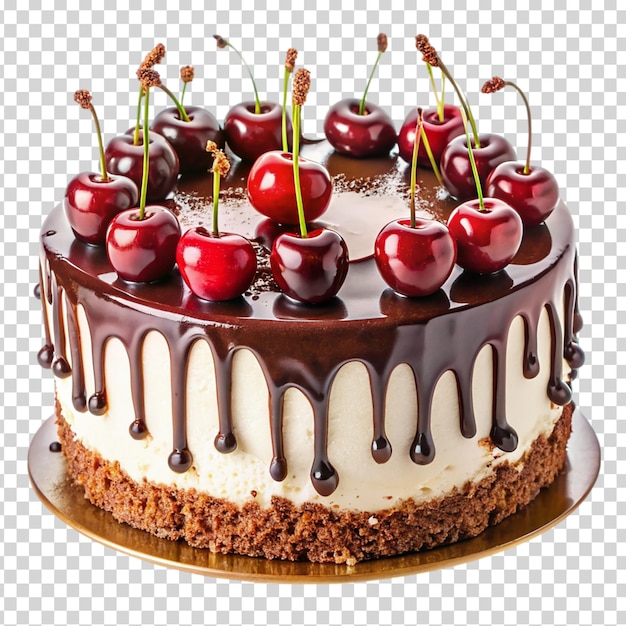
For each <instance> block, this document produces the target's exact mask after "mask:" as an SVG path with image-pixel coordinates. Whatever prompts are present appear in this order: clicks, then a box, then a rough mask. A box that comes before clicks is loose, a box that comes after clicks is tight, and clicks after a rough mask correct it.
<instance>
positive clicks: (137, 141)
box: [133, 85, 143, 146]
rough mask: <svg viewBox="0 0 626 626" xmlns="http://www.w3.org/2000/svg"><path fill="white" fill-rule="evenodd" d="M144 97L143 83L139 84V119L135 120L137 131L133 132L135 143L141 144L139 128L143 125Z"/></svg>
mask: <svg viewBox="0 0 626 626" xmlns="http://www.w3.org/2000/svg"><path fill="white" fill-rule="evenodd" d="M142 98H143V85H139V98H138V100H137V120H136V122H135V132H134V133H133V145H134V146H138V145H139V128H140V127H141V99H142Z"/></svg>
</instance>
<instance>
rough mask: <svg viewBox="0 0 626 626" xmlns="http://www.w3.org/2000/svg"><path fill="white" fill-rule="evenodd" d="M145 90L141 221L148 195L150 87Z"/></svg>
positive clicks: (140, 203)
mask: <svg viewBox="0 0 626 626" xmlns="http://www.w3.org/2000/svg"><path fill="white" fill-rule="evenodd" d="M142 88H143V89H145V91H146V93H145V94H144V100H143V172H142V175H141V196H140V198H139V219H140V220H143V219H144V217H145V213H146V197H147V195H148V171H149V169H150V129H149V127H148V125H149V123H150V118H149V106H148V105H149V101H150V98H149V95H150V87H145V88H144V87H142Z"/></svg>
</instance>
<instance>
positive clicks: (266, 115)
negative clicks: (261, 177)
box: [224, 102, 293, 162]
mask: <svg viewBox="0 0 626 626" xmlns="http://www.w3.org/2000/svg"><path fill="white" fill-rule="evenodd" d="M282 111H283V109H282V107H281V106H280V105H279V104H277V103H275V102H261V112H260V113H255V112H254V102H242V103H240V104H237V105H235V106H234V107H233V108H232V109H230V110H229V111H228V113H227V114H226V117H225V119H224V133H225V135H226V143H228V147H229V148H230V149H231V150H232V151H233V152H234V153H235V154H236V155H237V156H238V157H239V158H240V159H242V160H244V161H250V162H254V161H256V159H258V158H259V157H260V156H261V155H262V154H263V153H264V152H269V151H270V150H281V149H282V146H283V140H282ZM292 134H293V131H292V128H291V120H290V118H289V116H287V136H288V137H291V135H292Z"/></svg>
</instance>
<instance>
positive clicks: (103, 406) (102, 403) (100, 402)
mask: <svg viewBox="0 0 626 626" xmlns="http://www.w3.org/2000/svg"><path fill="white" fill-rule="evenodd" d="M106 410H107V399H106V396H105V394H104V391H98V392H97V393H94V394H93V396H91V398H89V412H90V413H92V414H93V415H104V414H105V413H106Z"/></svg>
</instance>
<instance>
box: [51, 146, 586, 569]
mask: <svg viewBox="0 0 626 626" xmlns="http://www.w3.org/2000/svg"><path fill="white" fill-rule="evenodd" d="M303 156H306V157H308V158H310V159H312V160H316V161H318V162H320V163H322V164H323V165H324V166H326V167H327V168H328V171H329V172H330V175H331V177H332V180H333V184H334V190H333V199H332V201H331V206H330V209H329V210H328V212H327V213H326V214H324V215H323V216H322V218H320V220H319V221H320V222H321V223H323V224H326V225H329V226H331V227H332V228H334V229H336V230H338V231H339V232H340V233H341V234H343V235H344V237H345V239H346V241H347V242H348V248H349V250H350V259H351V262H350V265H349V270H348V274H347V278H346V280H345V283H344V284H343V286H342V287H341V289H340V290H339V292H338V294H337V296H336V297H335V298H332V299H330V300H328V301H327V302H325V303H322V304H319V305H306V304H301V303H297V302H294V301H293V300H292V299H290V298H288V297H287V296H285V295H284V294H282V293H280V291H279V290H278V288H277V286H276V284H275V282H274V280H273V277H272V273H271V271H270V269H269V265H268V256H269V252H268V250H267V246H268V241H269V242H271V237H272V234H271V232H270V231H271V230H272V225H271V224H268V223H267V221H266V220H264V219H263V218H262V216H260V215H258V214H257V213H256V212H255V211H254V210H253V209H252V207H251V206H250V205H249V202H248V200H247V197H246V193H245V183H246V179H247V173H248V167H249V166H247V165H246V164H245V163H243V162H240V161H237V160H236V159H235V160H234V163H235V164H234V167H233V169H232V170H231V172H230V173H229V175H228V176H227V177H226V178H225V179H224V181H223V185H222V193H221V196H222V197H221V205H222V209H221V211H222V213H221V215H222V217H221V220H222V221H223V228H224V229H225V230H229V229H231V228H233V229H234V228H235V227H236V229H237V232H240V233H243V234H245V235H248V236H249V237H250V238H251V239H253V241H254V243H255V250H256V254H257V261H258V269H257V272H256V276H255V279H254V282H253V283H252V285H251V287H250V288H249V290H248V291H246V293H244V295H243V296H242V297H240V298H237V299H233V300H229V301H225V302H209V301H205V300H202V299H200V298H198V297H196V296H195V295H194V294H193V293H191V291H190V290H189V288H188V287H187V286H186V285H185V283H184V281H183V280H182V278H181V275H180V273H179V271H178V269H177V268H174V269H173V270H172V271H171V272H170V273H169V274H168V275H167V276H166V277H165V278H164V279H162V280H160V281H158V282H153V283H143V284H142V283H130V282H125V281H123V280H121V279H120V278H119V277H118V276H117V274H116V273H115V272H114V271H113V268H112V267H111V264H110V263H109V260H108V258H107V254H106V251H105V249H104V248H103V247H98V246H92V245H88V244H86V243H83V242H82V241H80V240H79V239H77V238H76V237H75V236H74V234H73V232H72V229H71V228H70V225H69V223H68V220H67V219H66V216H65V214H64V212H63V208H62V207H61V206H57V207H56V208H55V209H54V210H53V211H52V212H51V214H50V215H49V216H48V217H47V219H46V220H45V223H44V225H43V227H42V231H41V264H40V267H41V301H42V305H43V312H44V316H43V319H44V328H45V346H44V348H43V349H42V351H41V352H40V361H41V363H42V364H43V365H44V366H46V367H51V368H52V371H53V372H54V375H55V381H56V415H57V422H58V427H59V437H60V441H61V443H62V448H63V453H64V454H65V456H66V460H67V471H68V474H69V476H70V477H71V479H72V480H73V481H74V482H76V483H77V484H79V485H81V486H82V487H84V490H85V496H86V497H87V498H88V499H89V500H90V501H91V502H93V504H95V505H96V506H98V507H100V508H103V509H105V510H107V511H110V512H111V513H112V514H113V516H114V517H115V518H116V519H117V520H119V521H120V522H124V523H128V524H130V525H132V526H135V527H137V528H141V529H144V530H146V531H148V532H151V533H154V534H155V535H157V536H159V537H163V538H166V539H169V540H185V541H187V542H189V543H190V544H191V545H193V546H198V547H202V548H207V549H209V550H212V551H215V552H223V553H237V554H243V555H250V556H255V557H265V558H277V559H291V560H310V561H315V562H335V563H347V564H354V563H356V562H357V561H360V560H364V559H372V558H378V557H382V556H388V555H396V554H400V553H405V552H408V551H416V550H422V549H426V548H433V547H435V546H437V545H441V544H445V543H450V542H455V541H459V540H462V539H465V538H468V537H473V536H475V535H477V534H478V533H480V532H481V531H483V530H484V529H485V528H486V527H487V526H489V525H492V524H497V523H498V522H499V521H501V520H502V519H504V518H505V517H507V516H509V515H511V514H513V513H515V512H516V511H518V510H519V509H520V507H523V506H524V505H526V504H527V503H529V502H530V501H531V500H532V499H533V498H534V497H535V496H536V494H537V493H538V491H539V490H540V489H541V488H542V487H545V486H547V485H549V484H550V483H551V482H552V481H553V479H554V477H555V476H556V475H557V473H558V472H559V470H560V469H561V468H562V466H563V463H564V460H565V454H566V444H567V439H568V436H569V432H570V420H571V414H572V403H571V390H570V386H569V382H570V380H571V379H573V378H574V376H575V374H576V368H577V367H578V366H579V365H580V364H581V363H582V354H581V352H580V348H579V347H578V345H577V343H576V333H577V332H578V330H579V328H580V326H581V319H580V315H579V313H578V310H577V283H576V251H575V236H574V228H573V223H572V219H571V216H570V214H569V212H568V210H567V208H566V206H565V205H564V204H563V203H562V202H561V203H559V204H558V206H557V207H556V209H555V210H554V211H553V212H552V214H551V215H550V216H549V217H548V219H547V220H546V221H545V223H542V224H540V225H538V226H534V227H532V228H526V229H525V230H524V235H523V240H522V244H521V247H520V249H519V251H518V253H517V254H516V256H515V258H514V259H513V261H512V262H511V263H510V264H509V265H508V266H507V267H506V268H505V269H504V270H502V271H500V272H497V273H494V274H491V275H477V274H472V273H471V272H468V271H463V270H461V268H460V267H458V266H456V267H455V268H454V270H453V272H452V274H451V275H450V277H449V278H448V279H447V281H446V282H445V283H444V285H443V286H442V288H441V289H439V290H438V291H436V292H435V293H434V294H432V295H429V296H426V297H420V298H407V297H403V296H401V295H398V294H397V293H395V292H394V291H393V290H391V289H390V288H389V287H388V286H387V285H386V284H385V283H384V282H383V280H382V278H381V276H380V274H379V272H378V271H377V268H376V264H375V262H374V259H373V258H372V251H373V242H374V238H375V236H376V234H377V232H378V231H379V230H380V229H381V228H382V226H384V225H385V224H386V223H387V222H389V221H390V220H392V219H395V218H398V217H399V216H402V217H404V216H405V215H406V207H407V202H408V183H409V167H408V165H407V164H406V163H405V162H403V161H402V160H401V159H399V158H398V157H397V156H396V155H395V153H394V152H392V153H391V154H390V155H388V156H383V157H380V158H371V159H364V160H358V159H353V158H350V157H344V156H340V155H339V154H337V153H336V152H335V151H333V150H332V149H331V148H330V147H329V145H328V144H327V143H326V142H322V143H319V144H314V145H306V146H304V149H303ZM417 178H418V185H419V193H418V211H419V213H420V214H423V215H427V216H429V217H433V218H434V219H436V220H439V221H441V222H443V223H445V221H446V220H447V218H448V216H449V215H450V212H451V211H452V210H453V209H454V207H455V206H456V204H458V203H457V202H455V201H453V200H451V199H450V198H448V197H446V194H445V192H444V190H442V188H441V187H440V186H439V185H438V184H437V182H436V180H435V179H434V177H433V176H432V174H431V173H430V172H429V171H428V170H426V169H422V168H420V169H419V171H418V174H417ZM211 202H212V177H211V174H210V173H204V174H197V175H192V176H185V175H184V176H182V177H181V178H180V179H179V180H178V184H177V188H176V190H175V192H174V193H173V195H172V196H170V198H169V200H168V206H169V208H170V209H171V210H172V212H173V213H175V214H176V215H177V217H178V219H179V222H180V224H181V226H182V227H183V229H184V228H187V227H189V226H194V225H198V224H203V223H207V221H210V206H211Z"/></svg>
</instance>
